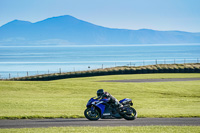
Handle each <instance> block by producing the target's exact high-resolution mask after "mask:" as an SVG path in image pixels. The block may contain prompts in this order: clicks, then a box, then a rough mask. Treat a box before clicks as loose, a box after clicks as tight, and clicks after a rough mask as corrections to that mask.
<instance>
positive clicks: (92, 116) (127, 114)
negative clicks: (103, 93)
mask: <svg viewBox="0 0 200 133" xmlns="http://www.w3.org/2000/svg"><path fill="white" fill-rule="evenodd" d="M119 103H121V104H122V105H123V107H122V108H118V107H116V105H115V104H108V103H107V101H106V99H101V100H99V99H98V98H96V97H92V98H91V99H90V100H89V101H88V103H87V105H86V107H87V108H86V109H85V111H84V115H85V117H86V118H87V119H88V120H98V119H99V118H101V119H121V118H124V119H126V120H135V119H136V118H137V112H136V110H135V109H134V108H132V107H131V106H133V102H132V99H129V98H125V99H122V100H120V101H119Z"/></svg>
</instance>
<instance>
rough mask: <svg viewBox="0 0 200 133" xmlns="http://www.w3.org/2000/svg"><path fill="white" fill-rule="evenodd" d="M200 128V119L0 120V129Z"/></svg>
mask: <svg viewBox="0 0 200 133" xmlns="http://www.w3.org/2000/svg"><path fill="white" fill-rule="evenodd" d="M155 125H162V126H164V125H165V126H200V118H137V119H136V120H134V121H127V120H124V119H100V120H98V121H89V120H87V119H85V118H81V119H60V118H59V119H27V120H0V128H35V127H66V126H155Z"/></svg>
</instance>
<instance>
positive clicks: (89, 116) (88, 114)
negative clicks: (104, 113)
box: [84, 108, 100, 121]
mask: <svg viewBox="0 0 200 133" xmlns="http://www.w3.org/2000/svg"><path fill="white" fill-rule="evenodd" d="M84 115H85V117H86V118H87V119H88V120H91V121H97V120H98V119H99V118H100V113H99V111H98V110H96V109H95V110H94V112H93V113H92V111H91V108H87V109H86V110H85V111H84Z"/></svg>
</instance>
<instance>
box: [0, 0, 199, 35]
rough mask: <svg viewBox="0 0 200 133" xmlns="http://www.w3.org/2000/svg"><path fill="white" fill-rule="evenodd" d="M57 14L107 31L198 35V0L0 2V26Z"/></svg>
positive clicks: (38, 19)
mask: <svg viewBox="0 0 200 133" xmlns="http://www.w3.org/2000/svg"><path fill="white" fill-rule="evenodd" d="M61 15H71V16H74V17H76V18H78V19H81V20H84V21H88V22H91V23H94V24H97V25H101V26H105V27H110V28H124V29H134V30H137V29H143V28H146V29H154V30H181V31H189V32H200V0H0V26H2V25H3V24H6V23H7V22H9V21H12V20H14V19H19V20H25V21H30V22H37V21H40V20H44V19H46V18H49V17H53V16H61Z"/></svg>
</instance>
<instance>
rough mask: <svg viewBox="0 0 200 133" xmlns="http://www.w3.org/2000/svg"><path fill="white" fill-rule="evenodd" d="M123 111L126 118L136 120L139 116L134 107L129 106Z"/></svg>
mask: <svg viewBox="0 0 200 133" xmlns="http://www.w3.org/2000/svg"><path fill="white" fill-rule="evenodd" d="M123 113H124V114H123V117H124V119H126V120H135V119H136V118H137V112H136V110H135V109H134V108H132V107H129V108H128V110H125V111H124V112H123Z"/></svg>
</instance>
